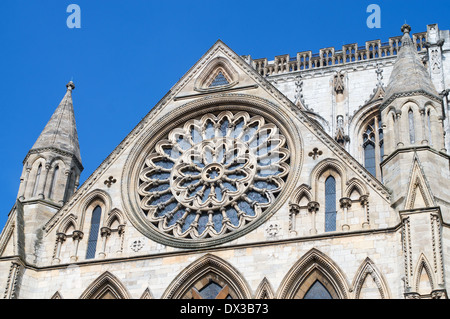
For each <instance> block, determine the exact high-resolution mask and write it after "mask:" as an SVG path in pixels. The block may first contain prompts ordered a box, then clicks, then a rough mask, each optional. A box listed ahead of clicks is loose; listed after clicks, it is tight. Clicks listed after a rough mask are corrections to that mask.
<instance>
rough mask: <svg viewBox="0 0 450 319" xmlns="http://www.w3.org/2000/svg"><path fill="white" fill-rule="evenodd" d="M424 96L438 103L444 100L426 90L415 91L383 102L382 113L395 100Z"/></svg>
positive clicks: (394, 96) (399, 94) (400, 94)
mask: <svg viewBox="0 0 450 319" xmlns="http://www.w3.org/2000/svg"><path fill="white" fill-rule="evenodd" d="M417 95H422V96H425V97H428V98H430V99H432V100H434V101H436V102H438V103H442V98H441V97H438V96H436V95H434V94H431V93H428V92H426V91H424V90H415V91H407V92H402V93H395V94H393V95H391V96H390V97H389V98H388V99H387V100H386V99H385V100H383V102H382V103H381V105H380V111H383V110H384V109H385V108H386V107H387V106H388V105H390V104H391V103H392V102H393V101H394V100H395V99H398V98H402V97H409V96H417Z"/></svg>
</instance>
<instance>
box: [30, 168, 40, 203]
mask: <svg viewBox="0 0 450 319" xmlns="http://www.w3.org/2000/svg"><path fill="white" fill-rule="evenodd" d="M41 171H42V164H39V167H38V170H37V173H36V179H35V181H34V189H33V195H32V196H33V197H34V196H36V193H37V190H38V187H39V180H40V178H41Z"/></svg>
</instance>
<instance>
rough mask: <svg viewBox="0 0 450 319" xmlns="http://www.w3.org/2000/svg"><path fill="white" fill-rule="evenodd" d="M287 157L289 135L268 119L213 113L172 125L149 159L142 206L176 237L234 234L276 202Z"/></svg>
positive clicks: (142, 181) (141, 184) (143, 177)
mask: <svg viewBox="0 0 450 319" xmlns="http://www.w3.org/2000/svg"><path fill="white" fill-rule="evenodd" d="M288 158H289V152H288V149H287V146H286V139H285V137H284V136H283V135H282V134H281V133H280V131H279V129H278V127H277V126H276V125H274V124H272V123H268V122H267V121H266V120H265V119H264V118H263V117H261V116H251V115H249V114H248V113H247V112H238V113H232V112H222V113H220V114H219V115H214V114H206V115H204V116H203V117H202V118H201V119H193V120H190V121H188V122H186V123H185V124H184V125H182V126H179V127H176V128H174V129H172V130H171V131H170V133H169V134H168V136H167V139H164V140H161V141H159V142H158V143H157V144H156V145H155V147H154V150H153V151H152V152H151V153H150V154H149V155H148V156H147V157H146V159H145V163H144V165H143V167H142V170H141V172H140V174H139V187H138V190H139V195H140V207H141V209H142V210H143V212H144V214H145V215H146V217H147V219H148V220H149V221H150V222H151V223H152V224H154V225H155V226H156V227H157V228H158V229H159V230H160V231H163V232H164V233H166V234H168V235H170V236H175V237H182V238H186V239H204V238H211V237H216V236H218V235H222V234H226V233H229V232H233V231H235V230H237V229H240V228H242V227H244V226H245V225H247V224H248V223H251V222H252V221H254V220H256V219H258V218H259V217H260V216H261V215H262V214H263V213H264V211H265V210H266V209H267V208H268V207H270V206H271V205H272V203H273V202H274V201H275V199H276V198H277V196H278V194H279V193H280V191H281V190H282V188H283V185H284V183H285V179H286V175H287V173H288V170H289V166H288Z"/></svg>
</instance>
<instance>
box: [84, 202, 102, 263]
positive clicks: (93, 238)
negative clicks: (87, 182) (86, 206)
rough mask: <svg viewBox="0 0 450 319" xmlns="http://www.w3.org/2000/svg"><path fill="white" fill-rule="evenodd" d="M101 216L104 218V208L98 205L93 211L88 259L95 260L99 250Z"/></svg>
mask: <svg viewBox="0 0 450 319" xmlns="http://www.w3.org/2000/svg"><path fill="white" fill-rule="evenodd" d="M101 216H102V208H101V207H100V206H98V205H97V206H96V207H95V208H94V210H93V211H92V217H91V229H90V231H89V240H88V247H87V252H86V259H92V258H95V251H96V249H97V239H98V232H99V229H100V218H101Z"/></svg>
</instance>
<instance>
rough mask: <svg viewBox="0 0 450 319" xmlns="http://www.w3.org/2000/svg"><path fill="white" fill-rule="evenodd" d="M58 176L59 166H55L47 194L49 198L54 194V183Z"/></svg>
mask: <svg viewBox="0 0 450 319" xmlns="http://www.w3.org/2000/svg"><path fill="white" fill-rule="evenodd" d="M58 174H59V166H56V167H55V170H54V172H53V177H52V183H51V184H50V192H49V194H48V197H49V198H53V193H54V192H55V188H56V181H57V180H58Z"/></svg>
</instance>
